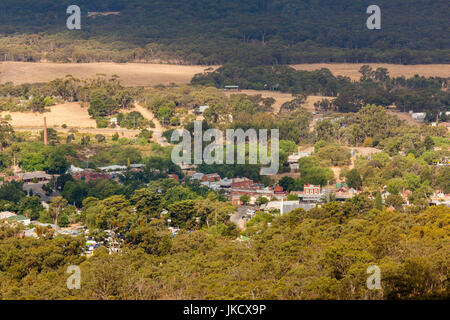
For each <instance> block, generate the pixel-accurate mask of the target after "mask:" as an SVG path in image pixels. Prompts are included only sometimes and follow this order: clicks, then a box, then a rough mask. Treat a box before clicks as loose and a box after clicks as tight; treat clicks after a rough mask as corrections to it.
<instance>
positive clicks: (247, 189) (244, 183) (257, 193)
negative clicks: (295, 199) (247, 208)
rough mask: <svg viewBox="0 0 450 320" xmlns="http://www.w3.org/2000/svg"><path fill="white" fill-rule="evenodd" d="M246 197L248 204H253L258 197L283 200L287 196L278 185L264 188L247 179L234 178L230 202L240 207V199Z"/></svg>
mask: <svg viewBox="0 0 450 320" xmlns="http://www.w3.org/2000/svg"><path fill="white" fill-rule="evenodd" d="M243 195H247V196H248V197H249V198H250V201H249V203H250V204H254V203H256V200H257V199H258V198H259V197H265V198H268V199H272V198H276V199H284V198H286V196H287V192H286V191H284V190H283V188H282V187H281V186H279V185H276V186H275V187H273V188H271V187H264V185H262V184H259V183H254V182H253V180H251V179H248V178H235V179H233V181H232V183H231V189H230V200H231V202H232V203H233V204H234V205H241V204H242V201H241V199H240V198H241V197H242V196H243Z"/></svg>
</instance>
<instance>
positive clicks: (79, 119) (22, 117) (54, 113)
mask: <svg viewBox="0 0 450 320" xmlns="http://www.w3.org/2000/svg"><path fill="white" fill-rule="evenodd" d="M48 109H49V111H48V112H44V113H37V112H8V111H4V112H1V113H0V115H1V116H5V115H8V114H9V115H11V121H10V123H11V125H12V126H13V127H14V129H15V130H17V131H30V132H38V131H40V130H42V129H43V127H44V117H46V118H47V127H48V128H54V129H56V130H58V131H60V132H64V133H68V132H69V130H70V129H77V131H78V132H80V133H90V134H103V135H106V136H112V135H114V134H115V133H119V135H121V136H123V137H127V138H131V137H135V136H136V135H137V134H139V133H140V130H133V129H122V128H116V129H114V128H97V124H96V122H95V120H94V119H92V118H91V117H90V116H89V114H88V111H87V108H82V107H81V105H80V104H79V103H77V102H71V103H64V104H58V105H54V106H51V107H49V108H48ZM131 111H138V112H140V113H141V114H142V115H143V116H144V118H146V119H148V120H152V121H153V123H154V124H155V128H153V129H151V130H152V131H153V133H154V134H153V141H155V142H158V143H159V144H162V145H163V146H166V145H167V142H166V141H165V139H164V138H163V137H162V133H163V132H164V128H163V127H162V126H161V124H160V123H159V121H158V119H156V118H155V116H154V115H153V113H152V112H151V111H150V110H148V109H146V108H144V107H143V106H140V105H135V106H134V107H133V108H131V109H128V110H122V112H125V113H127V112H131ZM63 124H66V125H67V128H65V129H64V128H62V127H61V126H62V125H63Z"/></svg>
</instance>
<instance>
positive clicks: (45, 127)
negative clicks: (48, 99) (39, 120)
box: [44, 117, 48, 146]
mask: <svg viewBox="0 0 450 320" xmlns="http://www.w3.org/2000/svg"><path fill="white" fill-rule="evenodd" d="M44 144H45V145H46V146H47V145H48V139H47V118H46V117H44Z"/></svg>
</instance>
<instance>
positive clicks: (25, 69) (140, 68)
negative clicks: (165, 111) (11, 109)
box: [0, 62, 210, 86]
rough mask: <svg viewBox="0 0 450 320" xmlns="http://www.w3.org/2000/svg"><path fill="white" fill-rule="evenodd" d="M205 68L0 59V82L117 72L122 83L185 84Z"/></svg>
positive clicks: (150, 84)
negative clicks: (6, 60) (7, 60)
mask: <svg viewBox="0 0 450 320" xmlns="http://www.w3.org/2000/svg"><path fill="white" fill-rule="evenodd" d="M208 68H210V67H208V66H182V65H169V64H143V63H123V64H120V63H106V62H105V63H38V62H36V63H33V62H2V63H1V64H0V83H5V82H13V83H14V84H22V83H36V82H48V81H52V80H54V79H57V78H64V77H65V76H66V75H69V74H70V75H72V76H74V77H76V78H79V79H89V78H95V77H96V76H97V75H99V74H103V75H106V76H107V77H111V76H112V75H118V76H119V80H120V81H121V83H122V84H123V85H125V86H155V85H158V84H163V85H169V84H171V83H175V84H186V83H189V82H190V81H191V79H192V77H193V76H194V75H195V74H197V73H203V72H204V71H205V70H206V69H208Z"/></svg>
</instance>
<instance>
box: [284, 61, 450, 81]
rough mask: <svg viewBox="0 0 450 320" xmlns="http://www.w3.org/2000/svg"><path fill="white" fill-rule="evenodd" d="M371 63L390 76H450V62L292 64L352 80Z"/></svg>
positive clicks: (356, 78) (358, 76)
mask: <svg viewBox="0 0 450 320" xmlns="http://www.w3.org/2000/svg"><path fill="white" fill-rule="evenodd" d="M365 64H367V65H369V66H371V67H372V68H373V69H376V68H378V67H382V68H386V69H388V71H389V74H390V76H391V77H392V76H393V77H400V76H405V77H407V78H409V77H413V76H414V75H416V74H418V75H420V76H425V77H443V78H446V77H449V76H450V64H418V65H407V66H405V65H399V64H389V63H313V64H296V65H292V67H293V68H295V69H296V70H306V71H312V70H318V69H321V68H327V69H330V71H331V72H332V73H333V74H334V75H335V76H338V75H340V76H347V77H350V78H351V79H352V80H359V78H360V77H361V74H360V73H359V72H358V71H359V69H360V68H361V66H363V65H365Z"/></svg>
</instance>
